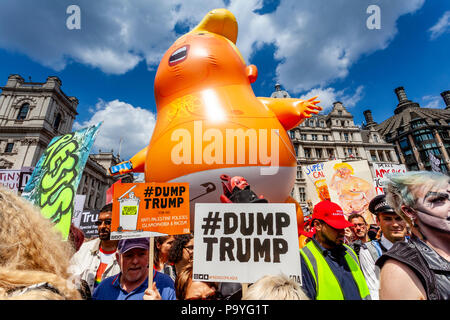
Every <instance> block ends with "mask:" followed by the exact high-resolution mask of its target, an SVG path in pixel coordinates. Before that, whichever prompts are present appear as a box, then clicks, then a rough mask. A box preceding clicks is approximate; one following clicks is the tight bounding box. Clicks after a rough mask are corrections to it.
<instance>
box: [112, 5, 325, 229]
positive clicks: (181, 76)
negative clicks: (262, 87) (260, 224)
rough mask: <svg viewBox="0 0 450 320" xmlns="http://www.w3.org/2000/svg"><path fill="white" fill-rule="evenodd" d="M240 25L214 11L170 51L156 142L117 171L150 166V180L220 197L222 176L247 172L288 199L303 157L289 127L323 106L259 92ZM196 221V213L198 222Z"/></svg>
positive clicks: (159, 83)
mask: <svg viewBox="0 0 450 320" xmlns="http://www.w3.org/2000/svg"><path fill="white" fill-rule="evenodd" d="M237 34H238V25H237V22H236V18H235V17H234V15H233V14H232V13H231V12H230V11H228V10H226V9H215V10H212V11H211V12H209V13H208V14H207V15H206V16H205V17H204V18H203V20H202V21H201V22H200V23H199V24H198V25H197V26H196V27H195V28H194V29H193V30H191V31H190V32H188V33H187V34H185V35H183V36H181V37H180V38H178V39H177V40H176V41H175V43H174V44H173V45H172V46H171V47H170V48H169V49H168V50H167V52H166V53H165V54H164V56H163V58H162V60H161V62H160V65H159V67H158V70H157V72H156V77H155V88H154V91H155V101H156V107H157V121H156V125H155V128H154V132H153V135H152V138H151V141H150V143H149V145H148V146H147V147H146V148H144V149H143V150H141V151H140V152H139V153H138V154H136V155H135V156H133V157H132V158H131V159H130V160H129V161H126V162H124V163H121V164H119V165H117V166H114V167H112V168H111V169H110V171H111V173H112V174H122V173H127V172H145V180H146V181H147V182H189V188H190V190H189V194H190V196H191V199H190V200H191V218H193V214H194V204H195V203H196V202H219V198H220V194H221V191H222V190H221V180H220V176H221V175H222V174H226V175H229V176H231V177H233V176H242V177H245V178H246V179H247V181H248V182H249V184H250V185H251V187H252V190H254V192H255V193H256V194H258V195H263V196H264V197H265V198H266V199H267V200H268V201H269V202H280V203H282V202H284V201H285V199H286V198H287V196H288V195H289V194H290V192H291V190H292V187H293V184H294V181H295V176H296V167H297V160H296V156H295V153H294V149H293V146H292V143H291V142H290V139H289V136H288V134H287V132H286V130H289V129H291V128H293V127H295V126H297V125H298V124H299V123H300V122H301V121H302V120H303V119H305V118H309V117H311V115H312V114H317V113H318V112H319V111H320V110H321V109H322V108H321V107H319V106H318V105H317V104H318V103H319V102H320V101H316V100H315V98H316V97H314V98H311V99H309V100H300V99H271V98H257V97H256V96H255V94H254V93H253V90H252V87H251V83H252V82H254V81H256V79H257V76H258V70H257V68H256V66H254V65H250V66H247V65H246V64H245V61H244V59H243V57H242V56H241V54H240V52H239V50H238V49H237V47H236V45H235V43H236V40H237ZM192 225H193V219H191V226H192Z"/></svg>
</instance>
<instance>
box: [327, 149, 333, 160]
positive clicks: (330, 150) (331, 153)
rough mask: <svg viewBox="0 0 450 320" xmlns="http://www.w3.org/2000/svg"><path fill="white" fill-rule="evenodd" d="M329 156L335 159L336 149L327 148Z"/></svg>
mask: <svg viewBox="0 0 450 320" xmlns="http://www.w3.org/2000/svg"><path fill="white" fill-rule="evenodd" d="M327 153H328V158H330V159H334V150H333V149H327Z"/></svg>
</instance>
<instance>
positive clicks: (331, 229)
mask: <svg viewBox="0 0 450 320" xmlns="http://www.w3.org/2000/svg"><path fill="white" fill-rule="evenodd" d="M312 220H313V221H312V224H313V226H314V228H315V230H316V232H315V234H314V236H313V237H312V238H311V241H309V242H308V243H307V244H306V246H304V247H303V248H302V249H301V250H300V257H301V266H302V287H303V289H304V291H305V292H306V293H307V295H308V296H309V297H310V298H311V299H316V300H370V292H369V288H368V287H367V283H366V280H365V279H364V275H363V273H362V271H361V268H360V266H359V260H358V257H357V255H356V253H355V252H354V251H353V249H351V248H350V247H349V246H347V245H346V244H344V234H345V232H344V229H345V228H347V227H350V226H353V224H352V223H350V222H348V221H347V220H346V219H345V217H344V213H343V211H342V208H341V207H340V206H339V205H338V204H336V203H333V202H331V201H329V200H324V201H321V202H319V203H318V204H317V205H316V206H315V207H314V210H313V214H312Z"/></svg>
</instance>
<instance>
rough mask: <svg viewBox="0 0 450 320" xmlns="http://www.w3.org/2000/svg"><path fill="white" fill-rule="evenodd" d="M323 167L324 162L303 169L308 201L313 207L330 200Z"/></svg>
mask: <svg viewBox="0 0 450 320" xmlns="http://www.w3.org/2000/svg"><path fill="white" fill-rule="evenodd" d="M328 162H329V163H331V164H334V163H340V162H341V161H340V160H333V161H328ZM323 166H324V162H320V163H316V164H311V165H308V166H303V167H302V170H303V174H304V176H305V180H306V199H308V200H310V201H311V202H312V203H313V205H316V204H317V203H319V202H320V201H323V200H325V199H330V194H329V192H328V186H327V182H326V179H325V173H324V172H323Z"/></svg>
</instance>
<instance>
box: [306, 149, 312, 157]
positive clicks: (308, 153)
mask: <svg viewBox="0 0 450 320" xmlns="http://www.w3.org/2000/svg"><path fill="white" fill-rule="evenodd" d="M305 158H311V149H309V148H305Z"/></svg>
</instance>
